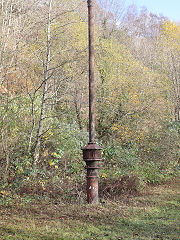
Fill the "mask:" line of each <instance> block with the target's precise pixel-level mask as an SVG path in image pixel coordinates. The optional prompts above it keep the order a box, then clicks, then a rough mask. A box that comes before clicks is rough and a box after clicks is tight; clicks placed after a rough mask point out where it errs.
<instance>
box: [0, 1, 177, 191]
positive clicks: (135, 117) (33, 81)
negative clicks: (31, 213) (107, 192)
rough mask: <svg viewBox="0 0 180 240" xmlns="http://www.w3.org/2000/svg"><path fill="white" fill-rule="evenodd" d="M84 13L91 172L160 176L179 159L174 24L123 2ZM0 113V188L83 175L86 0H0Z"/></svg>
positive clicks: (172, 170) (153, 179) (173, 170)
mask: <svg viewBox="0 0 180 240" xmlns="http://www.w3.org/2000/svg"><path fill="white" fill-rule="evenodd" d="M94 11H95V17H94V21H95V76H96V77H95V81H96V139H97V142H98V144H99V145H101V146H102V147H103V152H102V154H103V164H102V169H101V171H100V178H101V180H102V181H103V180H106V179H118V178H120V177H122V176H124V175H127V176H130V175H133V176H137V178H138V179H139V181H140V183H141V185H143V184H144V183H147V182H150V183H158V182H161V181H164V180H168V179H170V178H171V177H172V176H174V175H176V174H177V170H178V166H179V159H180V152H179V149H180V148H179V147H180V141H179V140H180V79H179V76H180V25H179V23H175V22H171V21H169V20H168V19H167V18H166V17H159V16H157V15H155V14H152V13H149V12H148V11H147V9H145V8H142V9H141V10H140V11H138V10H137V8H136V6H135V5H131V6H129V7H128V8H127V9H126V8H125V5H124V3H123V1H120V2H119V4H118V5H117V3H115V2H113V1H108V0H106V1H95V4H94ZM0 119H1V120H0V177H1V183H2V184H5V185H4V186H6V185H7V184H9V185H10V184H11V186H16V187H17V188H18V189H19V187H22V186H24V185H28V184H29V185H32V184H35V183H34V182H33V181H34V180H33V179H35V178H38V182H37V184H39V186H40V188H41V190H42V191H45V190H46V189H48V188H47V186H48V184H50V185H52V186H53V187H54V186H59V184H60V183H61V184H62V185H63V183H64V182H65V181H66V182H67V181H68V182H71V181H72V182H73V183H77V185H78V184H79V183H82V184H83V182H85V170H84V165H85V163H84V162H83V160H82V152H81V148H82V147H83V146H85V144H87V142H88V23H87V2H86V1H82V0H76V1H75V0H68V1H67V0H48V1H47V0H1V1H0Z"/></svg>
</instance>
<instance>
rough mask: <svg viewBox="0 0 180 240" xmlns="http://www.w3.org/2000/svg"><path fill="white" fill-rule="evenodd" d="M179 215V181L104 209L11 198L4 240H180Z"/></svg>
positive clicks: (4, 203)
mask: <svg viewBox="0 0 180 240" xmlns="http://www.w3.org/2000/svg"><path fill="white" fill-rule="evenodd" d="M179 210H180V198H179V182H178V181H177V182H176V183H173V184H172V183H171V184H169V185H163V186H153V187H150V188H149V189H146V191H145V192H144V193H143V194H142V195H141V196H138V197H133V196H131V195H122V196H119V199H116V200H115V201H109V200H107V201H104V203H101V204H99V205H98V206H91V205H86V204H68V203H67V204H64V203H62V202H58V201H55V200H53V201H50V200H49V199H41V200H39V199H36V198H34V199H30V198H29V197H28V196H26V197H25V198H23V199H22V198H20V197H18V196H15V197H11V196H10V195H7V196H3V197H1V199H0V213H1V215H0V239H3V240H11V239H12V240H20V239H22V240H26V239H31V240H35V239H36V240H40V239H43V240H51V239H53V240H61V239H62V240H63V239H64V240H69V239H70V240H71V239H72V240H81V239H82V240H83V239H84V240H93V239H94V240H95V239H96V240H101V239H102V240H118V239H123V240H126V239H127V240H136V239H137V240H138V239H146V240H147V239H148V240H155V239H163V240H178V239H179V230H180V229H179V228H178V227H179V226H178V224H179V222H180V216H179Z"/></svg>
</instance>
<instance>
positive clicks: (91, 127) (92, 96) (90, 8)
mask: <svg viewBox="0 0 180 240" xmlns="http://www.w3.org/2000/svg"><path fill="white" fill-rule="evenodd" d="M93 28H94V27H93V0H88V29H89V142H93V143H94V140H95V81H94V29H93Z"/></svg>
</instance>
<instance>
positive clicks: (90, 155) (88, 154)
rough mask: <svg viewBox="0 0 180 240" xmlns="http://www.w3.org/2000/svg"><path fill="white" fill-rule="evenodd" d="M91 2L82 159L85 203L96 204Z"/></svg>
mask: <svg viewBox="0 0 180 240" xmlns="http://www.w3.org/2000/svg"><path fill="white" fill-rule="evenodd" d="M93 1H94V0H88V1H87V3H88V29H89V143H88V145H87V146H85V147H84V148H83V149H82V150H83V159H84V161H85V162H86V169H87V201H88V203H96V204H97V203H98V202H99V197H98V169H99V168H100V167H99V161H101V159H102V158H101V147H99V146H98V145H97V144H96V143H95V80H94V36H93V35H94V33H93Z"/></svg>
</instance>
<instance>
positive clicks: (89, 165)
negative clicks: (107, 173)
mask: <svg viewBox="0 0 180 240" xmlns="http://www.w3.org/2000/svg"><path fill="white" fill-rule="evenodd" d="M82 150H83V159H84V161H85V162H86V169H87V201H88V203H95V204H97V203H98V202H99V197H98V191H99V186H98V169H99V168H100V167H99V161H101V147H99V146H98V145H97V144H95V143H89V144H88V145H87V146H86V147H84V148H83V149H82Z"/></svg>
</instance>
